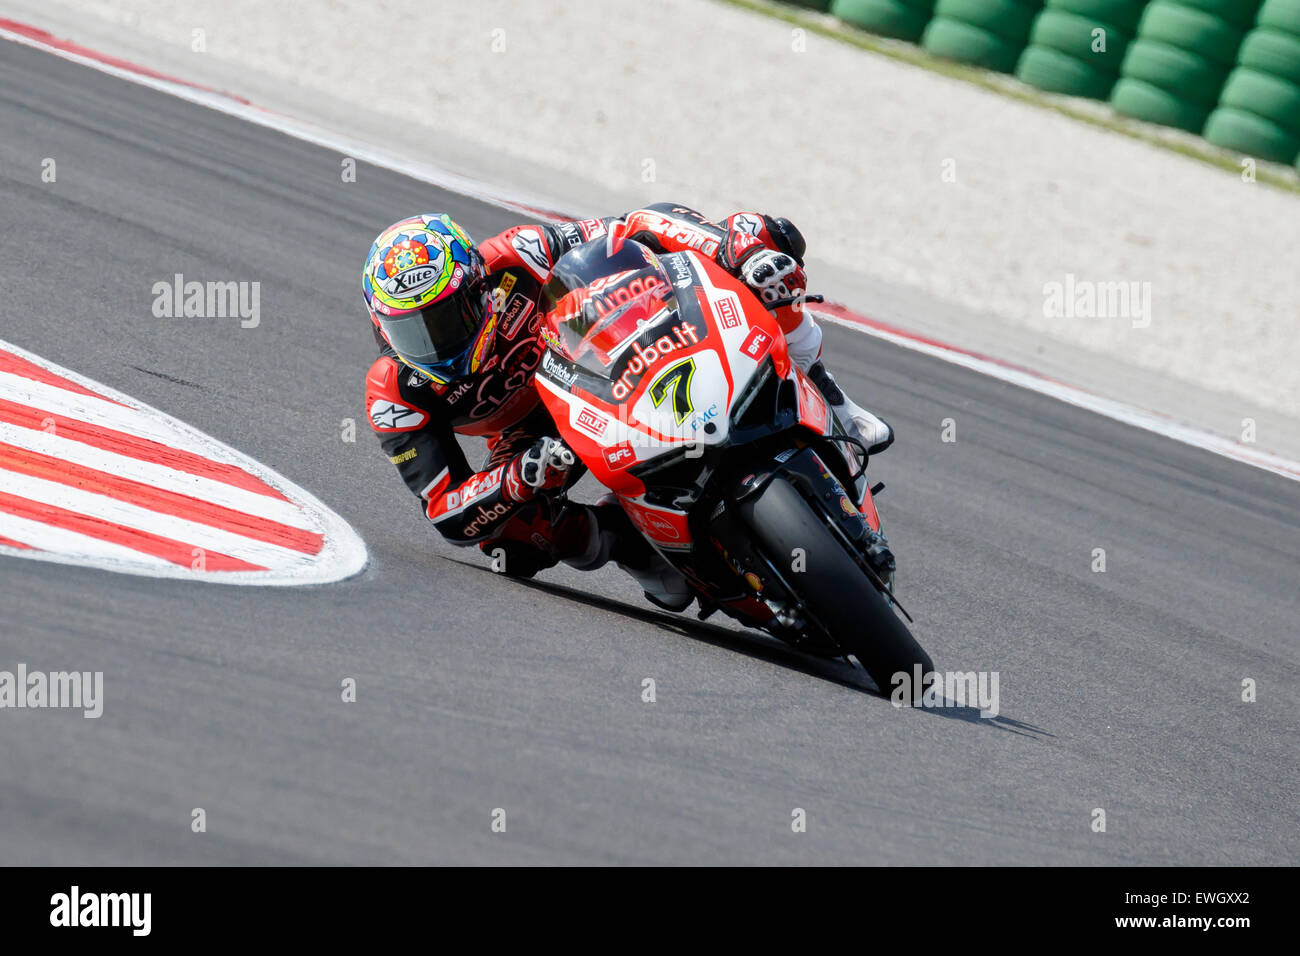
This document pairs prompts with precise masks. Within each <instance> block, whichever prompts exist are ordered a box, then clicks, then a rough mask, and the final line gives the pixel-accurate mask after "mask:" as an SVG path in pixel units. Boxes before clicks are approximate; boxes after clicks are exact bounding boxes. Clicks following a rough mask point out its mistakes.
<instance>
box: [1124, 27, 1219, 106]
mask: <svg viewBox="0 0 1300 956" xmlns="http://www.w3.org/2000/svg"><path fill="white" fill-rule="evenodd" d="M1120 72H1121V74H1122V75H1124V76H1127V77H1131V78H1132V79H1135V80H1141V81H1142V82H1144V83H1149V84H1151V85H1152V86H1158V87H1160V88H1161V89H1162V90H1170V91H1173V92H1176V93H1177V95H1178V96H1179V97H1180V98H1182V99H1184V100H1187V101H1188V102H1189V103H1195V104H1199V105H1201V106H1204V107H1205V108H1206V109H1207V110H1208V109H1212V108H1213V107H1214V104H1215V103H1217V102H1218V100H1219V90H1221V89H1223V81H1224V80H1225V79H1226V78H1227V71H1226V70H1225V69H1224V68H1223V67H1221V66H1220V65H1219V64H1217V63H1211V62H1210V61H1209V60H1207V59H1205V58H1204V57H1199V56H1197V55H1196V54H1195V53H1190V52H1188V51H1187V50H1183V49H1180V48H1178V47H1176V46H1170V45H1169V44H1168V43H1158V42H1156V41H1154V40H1148V39H1146V38H1144V37H1139V38H1138V39H1136V40H1134V41H1133V43H1132V45H1131V46H1130V47H1129V48H1128V55H1127V56H1125V57H1124V64H1123V66H1122V67H1121V69H1120Z"/></svg>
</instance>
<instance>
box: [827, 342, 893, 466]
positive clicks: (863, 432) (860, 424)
mask: <svg viewBox="0 0 1300 956" xmlns="http://www.w3.org/2000/svg"><path fill="white" fill-rule="evenodd" d="M808 377H809V378H810V379H812V381H813V384H814V385H816V386H817V389H818V391H820V392H821V393H822V395H823V397H825V399H826V404H828V405H829V406H830V407H831V410H832V411H834V412H835V417H836V418H838V419H839V420H840V424H841V425H843V426H844V430H845V431H846V432H848V433H849V436H850V437H852V438H856V439H857V440H858V441H860V442H862V446H863V447H864V448H865V449H866V450H867V454H868V455H874V454H875V453H876V452H881V451H884V450H885V449H886V448H888V447H889V446H890V445H892V444H893V443H894V430H893V429H892V428H890V427H889V423H888V422H887V421H885V420H884V419H883V418H877V417H876V416H875V415H873V414H871V412H869V411H867V410H866V409H865V408H863V407H862V406H861V405H858V404H857V403H855V402H853V401H852V400H850V399H849V397H848V396H847V395H845V394H844V390H843V389H841V388H840V387H839V385H838V384H837V383H836V381H835V378H834V376H832V375H831V373H830V372H829V371H827V369H826V366H825V365H824V364H822V362H821V361H820V360H818V361H816V362H814V363H813V364H812V365H811V366H810V367H809V369H808Z"/></svg>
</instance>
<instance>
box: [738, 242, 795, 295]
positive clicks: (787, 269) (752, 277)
mask: <svg viewBox="0 0 1300 956" xmlns="http://www.w3.org/2000/svg"><path fill="white" fill-rule="evenodd" d="M740 280H741V281H742V282H744V283H745V285H747V286H749V287H750V288H751V289H753V290H754V294H755V295H757V296H758V297H759V298H760V299H762V300H763V303H764V304H765V305H771V304H772V303H773V302H777V301H779V300H781V299H792V298H795V297H796V296H801V295H803V294H804V292H805V290H806V289H807V286H808V274H807V273H806V272H804V268H803V266H802V265H800V264H799V262H798V261H797V260H796V259H794V258H793V257H792V256H791V255H789V254H788V253H785V252H775V251H773V250H771V249H760V250H759V251H757V252H755V253H754V254H753V255H751V256H749V257H747V258H746V259H745V262H744V264H743V265H742V266H741V267H740Z"/></svg>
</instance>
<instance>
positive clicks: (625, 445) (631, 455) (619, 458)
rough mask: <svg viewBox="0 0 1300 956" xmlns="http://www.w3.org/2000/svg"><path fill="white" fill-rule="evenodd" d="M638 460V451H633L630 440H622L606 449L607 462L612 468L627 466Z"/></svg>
mask: <svg viewBox="0 0 1300 956" xmlns="http://www.w3.org/2000/svg"><path fill="white" fill-rule="evenodd" d="M634 461H636V452H634V451H632V443H631V442H630V441H625V442H620V443H619V444H617V445H614V446H613V447H612V448H606V449H605V464H607V465H609V467H610V468H611V469H618V468H626V467H627V466H628V465H630V464H632V463H633V462H634Z"/></svg>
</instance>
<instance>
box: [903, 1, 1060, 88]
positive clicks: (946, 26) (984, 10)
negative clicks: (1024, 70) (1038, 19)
mask: <svg viewBox="0 0 1300 956" xmlns="http://www.w3.org/2000/svg"><path fill="white" fill-rule="evenodd" d="M1042 6H1043V0H939V2H938V3H936V4H935V6H934V14H935V15H934V19H933V20H931V21H930V25H929V26H927V27H926V28H925V33H924V34H923V35H922V37H921V46H923V47H925V49H926V50H928V51H929V52H931V53H933V54H935V55H936V56H942V57H947V58H948V59H950V60H959V61H961V62H963V63H973V64H975V65H976V66H983V67H987V68H989V69H991V70H998V71H1000V72H1002V73H1010V72H1011V71H1012V70H1014V69H1015V68H1016V61H1017V60H1018V59H1019V58H1020V53H1021V51H1022V50H1023V49H1024V48H1025V46H1026V45H1027V44H1028V41H1029V27H1030V25H1031V24H1032V23H1033V21H1034V17H1035V16H1036V15H1037V14H1038V11H1039V10H1041V9H1042Z"/></svg>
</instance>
